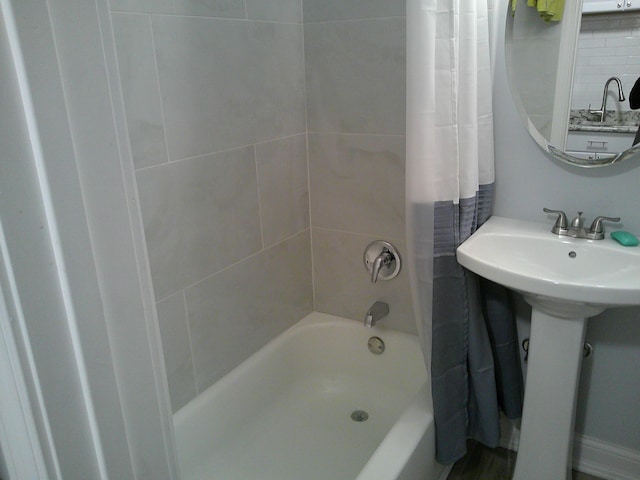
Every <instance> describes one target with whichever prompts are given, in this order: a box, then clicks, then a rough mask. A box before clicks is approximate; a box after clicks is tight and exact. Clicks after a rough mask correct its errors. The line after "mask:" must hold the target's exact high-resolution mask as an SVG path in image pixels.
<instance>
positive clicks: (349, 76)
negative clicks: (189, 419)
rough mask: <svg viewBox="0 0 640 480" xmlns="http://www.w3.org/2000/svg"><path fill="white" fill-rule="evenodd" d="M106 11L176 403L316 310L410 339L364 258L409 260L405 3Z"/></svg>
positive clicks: (120, 6)
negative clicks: (383, 313)
mask: <svg viewBox="0 0 640 480" xmlns="http://www.w3.org/2000/svg"><path fill="white" fill-rule="evenodd" d="M111 8H112V19H113V26H114V31H115V37H116V47H117V51H118V62H119V69H120V76H121V83H122V87H123V92H124V96H125V109H126V115H127V122H128V128H129V136H130V144H131V149H132V153H133V157H134V163H135V166H136V168H137V181H138V191H139V198H140V206H141V209H142V214H143V221H144V227H145V234H146V237H147V249H148V253H149V261H150V266H151V273H152V279H153V284H154V289H155V294H156V298H157V301H158V303H157V309H158V316H159V322H160V329H161V335H162V340H163V348H164V355H165V364H166V369H167V375H168V382H169V388H170V392H171V398H172V404H173V408H174V410H178V409H179V408H180V407H182V406H183V405H185V404H186V403H187V402H188V401H189V400H191V399H192V398H194V397H195V396H196V395H197V394H198V393H200V392H202V391H203V390H204V389H206V388H207V387H208V386H210V385H211V384H213V383H214V382H215V381H216V380H218V379H219V378H220V377H221V376H223V375H224V374H225V373H227V372H228V371H229V370H231V369H232V368H234V367H235V366H236V365H237V364H238V363H240V362H241V361H242V360H244V359H245V358H246V357H248V356H249V355H251V354H252V353H253V352H254V351H256V350H257V349H258V348H260V347H261V346H262V345H264V344H265V343H266V342H268V341H269V340H270V339H272V338H273V337H275V336H277V335H278V334H279V333H280V332H282V331H283V330H284V329H286V328H287V327H288V326H290V325H292V324H293V323H295V322H296V321H297V320H298V319H300V318H301V317H303V316H304V315H306V314H307V313H308V312H310V311H311V310H312V309H314V308H315V309H316V310H320V311H324V312H328V313H333V314H337V315H342V316H346V317H348V318H353V319H357V320H361V319H362V318H363V316H364V314H365V312H366V309H367V308H368V307H369V305H370V304H371V303H373V302H374V301H376V300H382V301H386V302H388V303H389V304H390V308H391V313H390V315H389V317H388V318H387V319H385V320H384V322H385V324H387V325H389V326H392V327H395V328H400V329H402V330H405V331H415V327H414V325H413V316H412V311H411V300H410V293H409V286H408V280H407V276H406V270H403V271H402V272H401V274H400V276H399V277H398V278H397V279H396V280H394V281H391V282H380V283H378V284H375V285H374V284H372V283H371V282H370V280H369V276H368V274H367V272H366V270H365V268H364V266H363V264H362V255H363V250H364V247H365V246H366V245H367V244H368V243H369V242H371V241H373V240H376V239H385V240H389V241H391V242H392V243H394V244H395V245H396V246H397V247H398V248H399V249H400V252H401V255H405V254H406V253H405V252H406V250H405V247H404V141H405V140H404V129H405V127H404V115H405V114H404V108H405V107H404V95H405V86H404V78H405V74H404V69H405V66H404V63H405V52H404V48H405V47H404V45H405V26H404V23H405V20H404V0H393V1H388V0H385V1H382V0H367V1H363V0H345V1H342V0H341V1H335V0H331V1H327V0H305V1H304V5H303V2H302V1H301V0H246V1H245V0H211V1H207V2H202V1H196V0H159V1H158V0H154V1H149V0H111ZM303 10H304V17H305V22H306V23H304V24H303V23H302V18H303ZM307 149H308V150H309V152H308V154H307ZM310 202H311V203H310ZM312 238H313V241H312ZM312 245H313V247H312ZM312 265H313V267H312ZM312 278H315V292H314V289H313V282H312ZM314 293H315V304H314Z"/></svg>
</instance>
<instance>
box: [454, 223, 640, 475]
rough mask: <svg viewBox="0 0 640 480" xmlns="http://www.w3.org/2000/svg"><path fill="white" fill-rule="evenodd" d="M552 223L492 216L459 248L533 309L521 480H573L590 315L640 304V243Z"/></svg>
mask: <svg viewBox="0 0 640 480" xmlns="http://www.w3.org/2000/svg"><path fill="white" fill-rule="evenodd" d="M551 226H552V225H551V223H534V222H524V221H519V220H511V219H508V218H501V217H491V218H490V219H489V220H488V221H487V222H486V223H485V224H484V225H483V226H482V227H480V228H479V229H478V231H477V232H476V233H474V234H473V235H472V236H471V237H470V238H469V239H468V240H467V241H465V242H464V243H463V244H462V245H461V246H460V247H459V248H458V250H457V258H458V262H459V263H460V264H461V265H463V266H464V267H466V268H468V269H469V270H471V271H473V272H475V273H477V274H478V275H480V276H482V277H485V278H488V279H489V280H493V281H494V282H496V283H500V284H502V285H504V286H506V287H509V288H512V289H515V290H518V291H520V292H521V293H522V294H523V295H524V298H525V300H526V301H527V302H528V303H529V304H531V306H532V307H533V308H532V310H531V334H530V341H529V366H528V368H527V381H526V386H525V393H524V408H523V414H522V422H521V431H520V444H519V445H520V446H519V450H518V458H517V460H516V466H515V472H514V476H513V478H514V480H539V479H541V478H544V479H563V478H564V479H566V480H569V479H570V478H571V460H572V451H571V447H572V437H573V424H574V419H575V406H576V399H577V391H578V382H579V376H580V366H581V361H582V353H583V347H584V338H585V332H586V327H587V318H588V317H590V316H593V315H596V314H598V313H600V312H602V311H603V310H604V309H605V308H607V307H613V306H625V305H640V247H623V246H622V245H620V244H618V243H617V242H615V241H614V240H611V239H610V238H606V239H604V240H584V239H573V238H568V237H559V236H557V235H555V234H553V233H551V231H550V230H551ZM540 459H544V461H543V462H541V461H540Z"/></svg>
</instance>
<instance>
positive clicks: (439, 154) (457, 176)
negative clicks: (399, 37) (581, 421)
mask: <svg viewBox="0 0 640 480" xmlns="http://www.w3.org/2000/svg"><path fill="white" fill-rule="evenodd" d="M487 1H488V0H408V1H407V185H406V187H407V224H408V231H407V239H408V243H409V258H410V260H409V264H410V270H411V279H412V288H413V298H414V308H415V312H416V316H417V320H418V327H419V331H420V334H421V338H422V341H423V349H424V352H425V360H426V363H427V366H428V368H429V369H430V371H431V374H432V391H433V395H432V396H433V402H434V415H435V424H436V440H437V442H436V443H437V447H436V451H437V457H438V460H439V461H440V462H441V463H445V464H448V463H452V462H454V461H456V460H457V459H459V458H460V457H461V456H463V455H464V453H465V452H466V440H467V438H469V437H471V438H476V439H478V440H480V441H482V442H483V443H485V444H487V445H489V446H497V444H498V441H499V413H498V409H499V405H498V403H499V402H500V403H501V404H502V400H501V397H500V395H499V393H498V391H499V390H502V389H503V385H502V381H503V380H504V379H503V378H501V377H500V375H498V377H496V375H495V371H494V355H495V354H496V352H495V344H494V343H493V341H494V340H495V335H497V337H498V338H499V341H501V342H502V341H504V342H506V345H507V348H508V352H509V353H508V354H507V355H506V357H510V356H512V354H513V353H514V352H515V357H517V354H518V352H517V338H516V336H515V322H513V318H512V316H511V314H510V312H509V309H508V305H506V307H505V304H506V301H505V299H506V295H505V294H504V292H502V291H500V288H499V287H498V288H497V290H496V289H494V288H493V287H495V286H491V287H492V288H491V289H490V290H491V291H493V292H497V297H499V299H498V300H496V297H495V295H494V296H493V297H492V298H489V299H488V300H487V301H485V302H484V303H483V302H482V301H481V298H482V299H484V298H485V297H481V296H480V293H479V286H478V284H479V282H478V280H477V278H476V277H475V276H473V275H472V274H470V272H467V271H465V270H464V269H462V267H460V266H459V265H458V263H457V262H456V259H455V249H456V248H457V247H458V245H460V243H462V242H463V241H464V240H465V239H466V238H468V237H469V236H470V235H471V234H472V233H473V232H474V231H475V230H476V229H477V227H478V226H479V225H480V224H482V222H484V221H485V220H486V219H487V218H488V217H489V216H490V212H491V205H492V200H493V182H494V166H493V165H494V158H493V118H492V95H491V89H492V75H491V60H490V46H489V21H488V8H487ZM491 295H492V294H490V296H491ZM488 304H489V305H492V306H496V305H497V306H498V307H499V308H498V311H499V314H498V315H497V317H498V319H497V323H494V324H492V323H491V321H490V320H486V321H485V317H487V316H491V315H486V309H487V305H488ZM503 307H505V308H503ZM489 308H492V307H489ZM483 310H484V315H483ZM492 347H493V351H492ZM498 356H505V355H501V354H498ZM516 362H517V360H516ZM516 370H519V365H518V367H517V368H516ZM518 375H519V372H518V371H515V370H513V369H511V370H509V373H508V374H507V377H509V378H511V377H513V379H515V381H516V383H517V381H518V380H517V377H518ZM509 378H508V379H509ZM508 379H507V380H508ZM504 388H506V389H507V390H510V387H509V386H506V387H504ZM514 393H515V398H516V401H515V402H513V403H515V404H518V403H519V401H520V398H518V395H521V392H520V391H517V389H516V390H515V391H514ZM501 406H503V405H501ZM503 408H504V406H503ZM508 409H509V408H508ZM508 415H509V416H510V417H514V416H516V417H517V416H519V411H518V407H517V405H516V407H515V408H511V409H510V412H508Z"/></svg>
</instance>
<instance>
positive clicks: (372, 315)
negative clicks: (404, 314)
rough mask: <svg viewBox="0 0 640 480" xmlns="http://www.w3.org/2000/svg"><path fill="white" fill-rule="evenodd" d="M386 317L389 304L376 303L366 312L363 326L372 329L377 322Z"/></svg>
mask: <svg viewBox="0 0 640 480" xmlns="http://www.w3.org/2000/svg"><path fill="white" fill-rule="evenodd" d="M387 315H389V304H387V303H384V302H376V303H374V304H373V305H371V307H370V308H369V310H367V314H366V315H365V317H364V326H365V327H373V326H374V325H375V324H376V322H377V321H378V320H381V319H382V318H384V317H386V316H387Z"/></svg>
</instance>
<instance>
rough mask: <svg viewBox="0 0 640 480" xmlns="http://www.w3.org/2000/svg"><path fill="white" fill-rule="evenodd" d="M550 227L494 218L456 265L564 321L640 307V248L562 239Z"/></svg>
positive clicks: (464, 247) (467, 244)
mask: <svg viewBox="0 0 640 480" xmlns="http://www.w3.org/2000/svg"><path fill="white" fill-rule="evenodd" d="M551 227H552V224H551V223H548V224H547V223H537V222H526V221H522V220H513V219H509V218H502V217H491V218H490V219H489V220H488V221H487V222H486V223H485V224H484V225H482V227H480V228H479V229H478V231H477V232H476V233H474V234H473V235H472V236H471V237H470V238H469V239H468V240H467V241H465V242H464V243H463V244H462V245H461V246H460V247H459V248H458V251H457V259H458V262H459V263H460V264H461V265H463V266H464V267H466V268H468V269H469V270H471V271H473V272H475V273H477V274H478V275H480V276H482V277H485V278H488V279H489V280H492V281H494V282H496V283H500V284H502V285H504V286H506V287H509V288H512V289H514V290H518V291H520V292H521V293H523V294H524V296H525V299H526V300H527V301H528V302H529V303H531V304H532V305H534V306H537V307H539V308H541V309H542V310H544V311H547V312H548V313H550V314H553V315H557V316H561V317H567V316H568V317H574V316H593V315H595V314H597V313H600V312H601V311H603V310H604V309H605V308H607V307H614V306H626V305H640V247H623V246H622V245H620V244H619V243H617V242H616V241H614V240H612V239H611V238H605V239H604V240H585V239H574V238H570V237H559V236H557V235H555V234H553V233H551V231H550V230H551Z"/></svg>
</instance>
